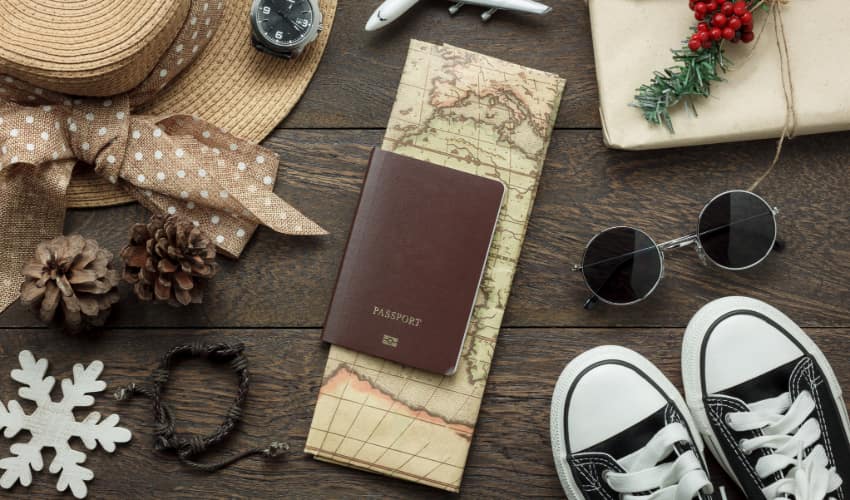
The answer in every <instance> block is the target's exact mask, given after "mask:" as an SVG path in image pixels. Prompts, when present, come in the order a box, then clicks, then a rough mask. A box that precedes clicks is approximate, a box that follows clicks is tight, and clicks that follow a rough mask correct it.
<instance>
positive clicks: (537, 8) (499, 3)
mask: <svg viewBox="0 0 850 500" xmlns="http://www.w3.org/2000/svg"><path fill="white" fill-rule="evenodd" d="M418 1H419V0H386V1H385V2H384V3H382V4H381V6H380V7H378V8H377V9H376V10H375V12H374V13H373V14H372V17H370V18H369V21H367V22H366V31H375V30H379V29H381V28H383V27H384V26H386V25H388V24H390V23H391V22H393V21H395V20H396V19H398V18H399V17H401V15H402V14H404V13H405V12H407V11H408V10H410V8H411V7H413V5H414V4H416V3H417V2H418ZM451 1H454V2H455V4H454V5H452V6H451V7H449V14H452V15H454V14H457V11H459V10H460V8H461V7H463V6H464V5H478V6H480V7H487V10H486V11H484V13H483V14H481V20H482V21H489V20H490V18H491V17H493V14H495V13H496V11H497V10H513V11H517V12H529V13H531V14H548V13H549V12H550V11H551V10H552V7H549V6H548V5H544V4H542V3H540V2H535V1H534V0H461V1H458V0H451Z"/></svg>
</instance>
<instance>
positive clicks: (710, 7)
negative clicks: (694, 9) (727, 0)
mask: <svg viewBox="0 0 850 500" xmlns="http://www.w3.org/2000/svg"><path fill="white" fill-rule="evenodd" d="M707 5H708V11H709V12H714V11H715V10H717V0H711V1H710V2H708V4H707Z"/></svg>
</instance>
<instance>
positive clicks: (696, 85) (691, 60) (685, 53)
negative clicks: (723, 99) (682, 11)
mask: <svg viewBox="0 0 850 500" xmlns="http://www.w3.org/2000/svg"><path fill="white" fill-rule="evenodd" d="M687 42H688V41H687V40H685V42H684V47H683V48H681V49H676V50H672V51H671V52H673V60H674V61H676V63H678V64H677V65H675V66H671V67H669V68H667V69H665V70H664V71H656V72H655V75H654V76H653V77H652V81H651V82H650V83H648V84H645V85H641V86H640V88H638V89H637V94H635V101H634V102H633V103H632V104H631V106H634V107H636V108H639V109H640V110H641V111H642V112H643V116H644V118H646V120H647V121H648V122H650V123H652V124H655V125H660V124H664V126H665V127H667V130H669V131H670V132H671V133H673V121H672V119H671V118H670V109H671V108H673V107H674V106H676V105H677V104H679V103H680V102H683V103H684V105H685V106H686V108H687V109H688V110H689V111H691V112H692V113H694V114H696V107H695V106H694V104H693V102H692V100H691V99H692V97H693V96H701V97H708V96H709V95H711V82H718V81H722V80H723V78H721V77H720V75H719V74H718V71H725V70H726V67H727V66H728V65H729V61H728V59H726V57H725V56H724V55H723V47H722V43H716V44H714V45H712V47H711V48H710V49H700V50H699V51H697V52H694V51H692V50H691V49H689V48H688V46H687Z"/></svg>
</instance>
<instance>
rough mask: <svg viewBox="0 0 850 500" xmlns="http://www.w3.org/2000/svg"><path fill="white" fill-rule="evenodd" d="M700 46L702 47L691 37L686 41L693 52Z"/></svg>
mask: <svg viewBox="0 0 850 500" xmlns="http://www.w3.org/2000/svg"><path fill="white" fill-rule="evenodd" d="M700 47H702V43H701V42H700V41H699V40H697V39H695V38H691V40H690V41H689V42H688V48H689V49H691V50H693V51H694V52H696V51H698V50H699V48H700Z"/></svg>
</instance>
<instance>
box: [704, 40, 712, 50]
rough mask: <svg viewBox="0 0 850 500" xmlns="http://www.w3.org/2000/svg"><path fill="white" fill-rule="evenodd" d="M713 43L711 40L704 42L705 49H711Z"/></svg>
mask: <svg viewBox="0 0 850 500" xmlns="http://www.w3.org/2000/svg"><path fill="white" fill-rule="evenodd" d="M711 44H712V42H711V40H709V41H707V42H702V48H704V49H710V48H711Z"/></svg>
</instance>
